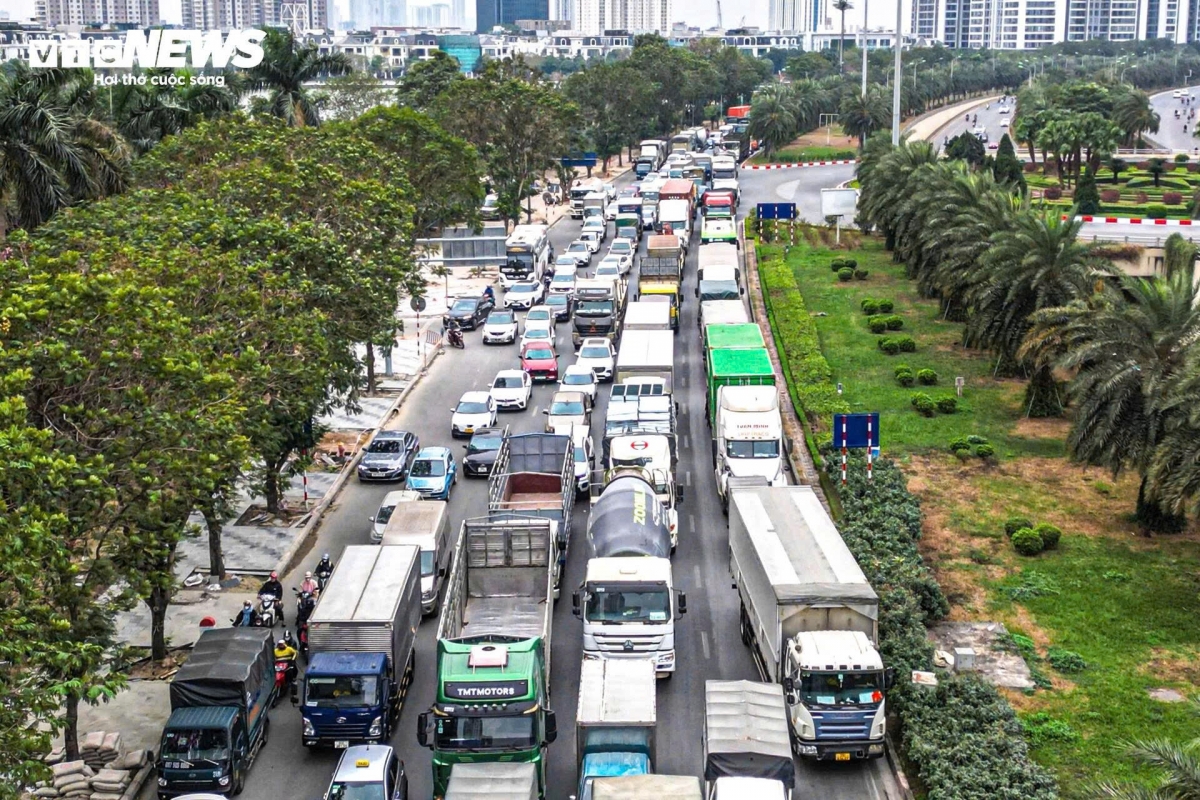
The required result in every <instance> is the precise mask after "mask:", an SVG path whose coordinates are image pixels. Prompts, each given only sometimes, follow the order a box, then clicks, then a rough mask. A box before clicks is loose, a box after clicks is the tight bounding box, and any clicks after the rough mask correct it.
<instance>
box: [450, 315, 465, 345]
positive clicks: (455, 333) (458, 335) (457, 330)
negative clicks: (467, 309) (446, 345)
mask: <svg viewBox="0 0 1200 800" xmlns="http://www.w3.org/2000/svg"><path fill="white" fill-rule="evenodd" d="M446 339H447V340H448V341H449V342H450V343H451V344H453V345H455V346H456V347H457V346H460V345H462V344H463V335H462V328H461V327H459V325H458V320H456V319H451V320H450V321H449V322H448V323H447V324H446Z"/></svg>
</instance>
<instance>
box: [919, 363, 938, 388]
mask: <svg viewBox="0 0 1200 800" xmlns="http://www.w3.org/2000/svg"><path fill="white" fill-rule="evenodd" d="M917 380H919V381H920V382H921V385H922V386H937V382H938V374H937V373H936V372H934V371H933V370H931V369H929V368H928V367H926V368H925V369H919V370H917Z"/></svg>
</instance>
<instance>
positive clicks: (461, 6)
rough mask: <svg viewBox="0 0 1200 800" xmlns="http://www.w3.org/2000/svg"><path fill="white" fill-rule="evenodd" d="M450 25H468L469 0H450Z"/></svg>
mask: <svg viewBox="0 0 1200 800" xmlns="http://www.w3.org/2000/svg"><path fill="white" fill-rule="evenodd" d="M450 25H451V26H452V27H455V28H465V27H467V0H450Z"/></svg>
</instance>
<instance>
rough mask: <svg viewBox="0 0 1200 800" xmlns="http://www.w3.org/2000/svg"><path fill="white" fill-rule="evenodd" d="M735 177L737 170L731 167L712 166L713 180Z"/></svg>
mask: <svg viewBox="0 0 1200 800" xmlns="http://www.w3.org/2000/svg"><path fill="white" fill-rule="evenodd" d="M736 177H737V170H736V169H735V168H733V167H716V166H714V167H713V180H716V181H719V180H728V179H730V178H736Z"/></svg>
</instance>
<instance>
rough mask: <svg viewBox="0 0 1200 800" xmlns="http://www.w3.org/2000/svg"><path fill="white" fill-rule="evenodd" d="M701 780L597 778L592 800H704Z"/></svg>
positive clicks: (676, 776)
mask: <svg viewBox="0 0 1200 800" xmlns="http://www.w3.org/2000/svg"><path fill="white" fill-rule="evenodd" d="M703 798H704V794H703V793H702V792H701V790H700V779H699V778H697V777H695V776H693V775H631V776H627V777H624V778H597V779H596V780H595V781H594V782H593V783H592V800H703Z"/></svg>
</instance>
